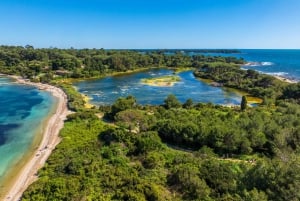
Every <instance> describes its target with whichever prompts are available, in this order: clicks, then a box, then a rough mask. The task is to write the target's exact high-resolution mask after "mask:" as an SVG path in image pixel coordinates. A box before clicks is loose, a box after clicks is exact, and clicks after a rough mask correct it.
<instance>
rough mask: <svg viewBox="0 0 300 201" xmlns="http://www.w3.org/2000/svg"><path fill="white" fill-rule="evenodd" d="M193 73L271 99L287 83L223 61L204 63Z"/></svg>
mask: <svg viewBox="0 0 300 201" xmlns="http://www.w3.org/2000/svg"><path fill="white" fill-rule="evenodd" d="M194 74H195V76H198V77H200V78H205V79H211V80H213V81H215V82H218V83H219V85H221V86H226V87H230V88H234V89H240V90H242V91H245V92H248V93H250V94H251V95H253V96H255V97H260V98H265V99H272V100H275V98H277V97H279V96H281V95H282V91H283V90H284V88H285V87H286V86H287V85H288V84H287V83H284V82H282V81H280V80H278V79H276V78H274V77H272V76H270V75H265V74H259V73H258V72H256V71H254V70H242V69H241V68H240V66H239V65H236V64H230V63H223V62H212V63H204V64H202V65H200V66H199V68H198V69H197V70H196V71H195V73H194Z"/></svg>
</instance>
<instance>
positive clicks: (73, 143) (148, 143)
mask: <svg viewBox="0 0 300 201" xmlns="http://www.w3.org/2000/svg"><path fill="white" fill-rule="evenodd" d="M192 51H193V50H190V51H189V52H192ZM203 51H204V52H205V50H203ZM220 51H222V50H220ZM224 51H225V50H224ZM229 51H230V50H229ZM195 52H196V51H195ZM167 53H168V54H167ZM169 53H170V54H169ZM225 53H226V51H225ZM242 63H244V61H243V60H242V59H236V58H232V57H210V56H203V55H194V56H188V55H187V54H185V53H183V52H181V51H177V50H172V51H167V50H166V51H162V50H156V51H155V50H147V51H142V52H141V51H138V50H103V49H100V50H97V49H91V50H89V49H82V50H76V49H64V50H62V49H56V48H54V49H34V48H33V47H32V46H26V47H11V46H1V47H0V72H2V73H8V74H17V75H21V76H23V77H25V78H29V79H31V80H33V81H41V82H49V83H51V84H53V85H56V86H59V87H61V88H62V89H63V90H64V91H65V92H66V93H67V95H68V99H69V103H68V106H69V108H70V109H71V110H73V111H74V113H73V114H71V115H69V116H68V119H67V121H66V122H65V127H64V128H63V130H62V131H61V133H60V135H61V137H62V142H61V143H60V144H59V145H58V146H57V148H56V149H55V150H54V151H53V154H52V155H51V156H50V158H49V159H48V161H47V163H46V165H45V166H44V167H43V168H42V169H41V170H40V171H39V172H38V177H39V180H38V181H37V182H35V183H33V184H32V185H31V186H30V187H29V189H27V191H25V193H24V195H23V198H22V200H24V201H29V200H34V201H36V200H38V201H43V200H45V201H46V200H66V201H67V200H74V201H75V200H151V201H152V200H163V201H164V200H172V201H173V200H175V201H176V200H208V201H210V200H220V201H221V200H222V201H223V200H239V201H242V200H246V201H250V200H253V201H254V200H262V201H263V200H279V201H284V200H300V193H299V189H300V164H299V161H300V160H299V153H300V121H299V119H300V106H299V103H300V92H299V91H300V84H299V83H298V84H287V83H284V82H281V81H279V80H277V79H275V78H273V77H271V76H268V75H262V74H259V73H257V72H256V71H253V70H242V69H240V66H239V65H240V64H242ZM150 67H170V68H174V69H178V68H179V69H180V68H185V67H192V68H195V69H196V70H195V75H196V76H198V77H201V78H206V79H210V80H213V81H214V82H217V83H218V84H219V85H220V86H227V87H232V88H235V89H240V90H243V91H246V92H248V93H249V94H251V95H253V96H257V97H260V98H262V99H263V104H261V105H259V106H257V107H249V108H247V109H246V102H248V101H249V99H248V97H247V98H246V97H244V99H245V100H247V101H245V100H244V101H242V102H241V109H240V108H239V107H234V108H229V107H223V106H219V105H213V104H203V103H194V102H193V101H192V100H191V99H188V100H187V101H186V102H185V103H184V104H181V103H180V102H179V101H178V100H177V98H176V97H175V96H174V95H169V96H168V97H166V99H165V101H164V104H163V105H161V106H149V105H147V106H141V105H138V104H137V102H136V100H135V98H134V97H132V96H128V97H125V98H124V97H123V98H119V99H118V100H117V101H116V102H115V103H113V104H112V105H111V106H100V107H99V108H92V109H88V108H85V104H86V102H85V100H84V98H83V96H82V95H81V94H79V93H78V92H77V91H76V89H75V88H74V87H73V86H72V84H71V81H73V80H74V79H75V80H76V79H79V78H80V79H82V78H83V79H85V78H92V77H101V76H105V75H108V74H111V73H115V72H126V71H132V70H139V69H144V68H150ZM66 78H67V79H66ZM70 78H74V79H72V80H71V79H70ZM249 102H250V101H249ZM100 114H101V115H100ZM102 114H103V115H102ZM99 116H101V117H102V116H104V117H103V118H104V119H99ZM103 120H104V121H103Z"/></svg>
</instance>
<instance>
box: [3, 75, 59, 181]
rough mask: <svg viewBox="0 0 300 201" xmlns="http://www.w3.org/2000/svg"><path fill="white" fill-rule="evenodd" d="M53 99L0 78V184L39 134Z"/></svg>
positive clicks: (46, 94)
mask: <svg viewBox="0 0 300 201" xmlns="http://www.w3.org/2000/svg"><path fill="white" fill-rule="evenodd" d="M55 102H56V101H55V98H54V97H53V96H52V95H51V94H49V93H48V92H45V91H40V90H38V89H36V88H34V87H31V86H24V85H19V84H16V83H14V82H13V81H12V80H11V79H8V78H4V77H0V183H1V182H2V180H3V179H4V176H5V175H6V174H7V172H8V171H10V170H11V169H12V168H13V167H14V166H15V165H16V164H17V163H18V162H19V161H20V159H22V157H24V156H25V155H26V153H28V151H29V150H30V148H31V146H32V143H33V141H34V139H36V137H38V136H37V135H41V134H42V123H43V121H45V120H46V119H47V118H48V116H49V115H51V112H52V109H53V108H54V106H55Z"/></svg>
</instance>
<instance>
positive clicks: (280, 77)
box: [273, 75, 298, 84]
mask: <svg viewBox="0 0 300 201" xmlns="http://www.w3.org/2000/svg"><path fill="white" fill-rule="evenodd" d="M273 77H275V78H276V79H278V80H281V81H283V82H287V83H290V84H293V83H298V82H297V81H296V80H291V79H288V78H285V77H283V76H279V75H273Z"/></svg>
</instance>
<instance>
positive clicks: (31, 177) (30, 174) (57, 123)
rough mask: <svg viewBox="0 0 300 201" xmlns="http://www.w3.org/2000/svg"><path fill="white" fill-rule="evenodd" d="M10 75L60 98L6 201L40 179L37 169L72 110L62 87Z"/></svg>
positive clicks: (53, 146) (54, 143) (9, 188)
mask: <svg viewBox="0 0 300 201" xmlns="http://www.w3.org/2000/svg"><path fill="white" fill-rule="evenodd" d="M9 77H11V78H13V79H15V80H16V82H17V83H19V84H26V85H31V86H34V87H37V88H38V89H40V90H45V91H48V92H50V93H51V94H52V95H53V96H54V97H56V98H57V100H58V102H57V106H56V109H55V113H54V115H53V116H51V117H50V118H49V120H48V122H47V125H45V127H44V130H43V137H42V140H41V142H40V144H39V146H38V149H37V150H35V151H34V153H33V154H32V156H31V157H30V158H29V160H28V161H26V163H25V165H24V166H23V167H22V168H21V170H20V172H19V173H18V174H16V175H15V176H14V179H13V181H12V182H10V184H9V186H7V187H6V189H8V190H7V192H6V194H5V195H4V197H0V200H4V201H17V200H19V199H20V197H21V196H22V194H23V192H24V191H25V190H26V189H27V188H28V186H29V185H30V184H32V183H33V182H34V181H36V180H37V179H38V177H37V171H38V170H39V169H40V168H42V167H43V166H44V164H45V162H46V160H47V159H48V157H49V156H50V154H51V152H52V150H53V149H54V148H55V146H56V145H57V144H58V143H59V142H60V137H59V135H58V134H59V131H60V129H62V128H63V125H64V120H65V119H66V116H67V115H68V114H69V113H70V112H69V111H68V108H67V96H66V94H65V93H64V92H63V90H61V89H60V88H57V87H54V86H51V85H48V84H42V83H33V82H30V81H27V80H24V79H22V78H20V77H17V76H9Z"/></svg>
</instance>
